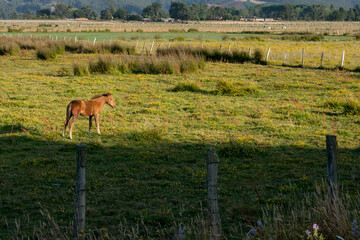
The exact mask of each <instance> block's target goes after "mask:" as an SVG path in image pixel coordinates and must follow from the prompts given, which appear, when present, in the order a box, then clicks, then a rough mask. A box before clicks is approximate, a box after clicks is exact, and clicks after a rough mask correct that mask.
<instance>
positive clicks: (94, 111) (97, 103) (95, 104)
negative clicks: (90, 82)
mask: <svg viewBox="0 0 360 240" xmlns="http://www.w3.org/2000/svg"><path fill="white" fill-rule="evenodd" d="M105 103H107V104H108V105H110V106H111V107H113V108H114V107H115V102H114V99H113V98H112V96H111V94H110V93H109V92H108V93H105V94H103V95H99V96H96V97H93V98H92V99H90V100H89V101H82V100H73V101H71V102H70V103H69V105H68V106H67V109H66V121H65V126H64V131H63V137H64V136H65V131H66V127H67V125H68V124H69V121H70V118H71V117H72V119H71V121H70V124H69V136H70V139H72V127H73V125H74V122H75V121H76V119H77V118H78V117H79V115H82V116H89V133H90V129H91V125H92V118H93V117H94V118H95V123H96V131H97V133H98V134H99V135H100V128H99V114H100V110H101V108H102V107H103V106H104V104H105Z"/></svg>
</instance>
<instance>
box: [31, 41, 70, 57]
mask: <svg viewBox="0 0 360 240" xmlns="http://www.w3.org/2000/svg"><path fill="white" fill-rule="evenodd" d="M37 48H38V49H37V50H36V56H37V58H38V59H42V60H48V59H55V58H56V57H57V55H61V54H63V53H64V52H65V48H64V46H63V45H61V44H58V43H48V44H47V45H45V46H44V45H39V46H37Z"/></svg>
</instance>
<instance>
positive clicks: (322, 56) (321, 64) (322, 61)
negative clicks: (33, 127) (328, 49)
mask: <svg viewBox="0 0 360 240" xmlns="http://www.w3.org/2000/svg"><path fill="white" fill-rule="evenodd" d="M323 63H324V52H322V53H321V63H320V68H323V66H324V65H323Z"/></svg>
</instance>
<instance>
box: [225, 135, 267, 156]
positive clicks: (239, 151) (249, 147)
mask: <svg viewBox="0 0 360 240" xmlns="http://www.w3.org/2000/svg"><path fill="white" fill-rule="evenodd" d="M258 145H259V144H258V142H257V141H256V140H255V139H253V138H252V137H247V136H246V137H245V136H238V137H237V138H235V139H230V140H229V141H228V143H226V144H225V145H224V146H223V147H221V148H220V149H219V154H221V155H222V156H224V157H254V156H256V155H257V154H259V153H260V152H261V151H260V149H259V148H258Z"/></svg>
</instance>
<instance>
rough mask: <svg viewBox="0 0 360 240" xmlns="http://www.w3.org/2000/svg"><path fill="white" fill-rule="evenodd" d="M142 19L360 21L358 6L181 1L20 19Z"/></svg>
mask: <svg viewBox="0 0 360 240" xmlns="http://www.w3.org/2000/svg"><path fill="white" fill-rule="evenodd" d="M1 17H2V18H3V19H4V18H5V19H6V18H13V19H17V18H20V16H19V14H17V12H13V13H12V14H11V15H10V16H8V17H4V16H1V12H0V18H1ZM142 17H147V18H151V19H153V20H154V21H156V20H159V19H161V18H164V17H171V18H174V19H179V20H197V21H199V20H240V19H241V18H253V17H257V18H274V19H279V20H287V21H295V20H309V21H310V20H312V21H324V20H325V21H360V4H358V5H356V6H355V8H350V9H348V10H346V9H344V8H343V7H340V8H339V9H336V8H335V7H334V6H330V7H328V6H324V5H317V4H314V5H311V6H309V5H291V4H283V5H254V6H252V7H250V8H249V9H236V8H234V7H232V8H226V7H225V8H224V7H220V6H211V7H209V6H208V5H206V4H193V5H191V6H188V5H187V4H185V3H184V2H181V1H177V2H171V5H170V9H169V12H168V13H165V12H164V10H163V6H162V4H161V3H159V2H153V3H152V4H150V5H148V6H147V7H145V8H144V9H143V10H142V14H141V15H139V14H128V11H127V10H125V9H124V8H122V7H119V8H118V9H116V8H115V7H114V4H113V3H112V1H110V8H108V9H104V10H102V11H101V12H100V15H98V14H97V13H96V12H95V11H94V10H93V9H92V8H91V7H89V6H86V7H81V8H79V9H77V8H74V7H71V6H67V5H64V4H61V3H59V4H57V5H56V6H55V8H54V10H53V11H51V10H50V9H49V8H47V9H41V10H37V11H36V12H35V15H33V13H32V12H31V11H30V10H25V11H24V13H23V15H22V18H24V19H32V18H36V19H57V18H60V19H64V18H88V19H102V20H112V19H115V20H116V19H117V20H139V19H140V18H142Z"/></svg>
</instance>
